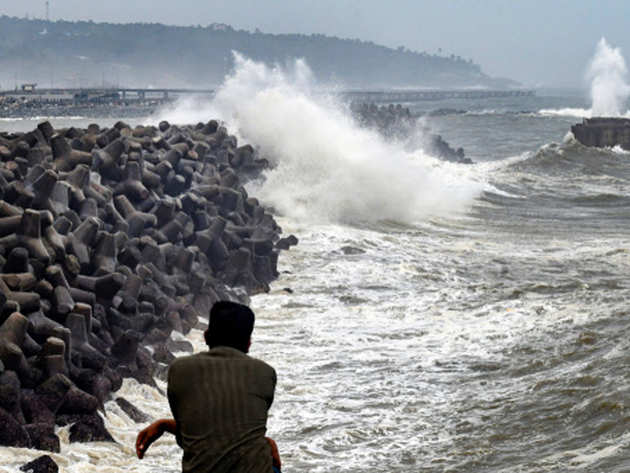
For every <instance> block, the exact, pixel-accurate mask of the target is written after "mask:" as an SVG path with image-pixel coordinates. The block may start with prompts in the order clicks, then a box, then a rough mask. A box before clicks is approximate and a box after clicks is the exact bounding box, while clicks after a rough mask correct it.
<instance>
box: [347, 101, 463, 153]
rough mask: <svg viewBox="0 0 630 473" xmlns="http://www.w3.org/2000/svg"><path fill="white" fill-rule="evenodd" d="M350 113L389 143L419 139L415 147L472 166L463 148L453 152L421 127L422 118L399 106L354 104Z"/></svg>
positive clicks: (442, 141)
mask: <svg viewBox="0 0 630 473" xmlns="http://www.w3.org/2000/svg"><path fill="white" fill-rule="evenodd" d="M351 110H352V113H353V115H354V116H355V118H356V120H357V121H358V122H359V124H360V125H361V126H364V127H367V128H371V129H374V130H376V131H378V132H379V133H380V134H381V135H382V136H384V137H385V138H386V139H396V140H399V141H403V142H405V141H408V140H409V139H410V138H419V139H420V143H416V142H414V143H413V146H418V145H419V146H420V147H422V149H424V150H425V151H426V152H427V153H429V154H430V155H432V156H435V157H437V158H440V159H443V160H445V161H451V162H455V163H462V164H471V163H472V160H470V159H469V158H466V156H465V153H464V149H463V148H457V149H454V148H452V147H451V146H450V145H449V144H448V143H447V142H446V141H444V139H443V138H442V137H441V136H440V135H438V134H435V133H432V132H431V130H430V129H429V128H428V127H427V126H424V125H422V124H421V122H420V118H421V117H420V116H419V115H413V114H412V113H411V111H410V110H409V108H406V107H403V106H402V105H400V104H397V105H394V104H389V105H381V106H378V105H376V104H373V103H372V104H367V103H361V104H356V103H354V104H352V105H351ZM418 132H419V133H418Z"/></svg>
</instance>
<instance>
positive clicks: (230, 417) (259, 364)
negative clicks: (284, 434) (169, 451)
mask: <svg viewBox="0 0 630 473" xmlns="http://www.w3.org/2000/svg"><path fill="white" fill-rule="evenodd" d="M275 386H276V372H275V370H274V369H273V368H272V367H271V366H269V365H268V364H266V363H264V362H263V361H260V360H257V359H255V358H252V357H250V356H248V355H246V354H245V353H243V352H241V351H239V350H236V349H234V348H230V347H225V346H220V347H214V348H212V349H210V350H209V351H207V352H203V353H199V354H196V355H192V356H185V357H182V358H178V359H176V360H175V361H174V362H173V363H172V364H171V366H170V368H169V371H168V400H169V404H170V406H171V411H172V413H173V417H174V418H175V421H176V423H177V435H176V437H177V444H178V445H179V446H180V447H182V449H183V450H184V455H183V459H182V470H183V473H193V472H194V473H223V472H226V473H227V472H231V473H250V472H251V473H271V471H272V465H271V449H270V447H269V444H268V443H267V441H266V440H265V432H266V424H267V412H268V410H269V407H270V406H271V403H272V402H273V395H274V390H275Z"/></svg>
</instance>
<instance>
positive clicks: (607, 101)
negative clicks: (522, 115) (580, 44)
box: [538, 38, 630, 118]
mask: <svg viewBox="0 0 630 473" xmlns="http://www.w3.org/2000/svg"><path fill="white" fill-rule="evenodd" d="M627 75H628V69H627V67H626V61H625V59H624V58H623V54H622V53H621V49H620V48H613V47H612V46H610V45H609V44H608V42H607V41H606V39H605V38H602V39H600V40H599V42H598V43H597V48H596V50H595V54H594V56H593V58H592V59H591V61H590V63H589V66H588V71H587V74H586V78H587V80H588V81H589V82H590V84H591V89H590V96H591V108H588V109H587V108H561V109H542V110H539V111H538V113H539V114H540V115H543V116H563V117H576V118H591V117H622V116H623V117H626V118H630V110H627V108H626V107H627V101H628V96H630V86H628V83H627V80H626V79H627Z"/></svg>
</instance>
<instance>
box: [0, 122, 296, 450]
mask: <svg viewBox="0 0 630 473" xmlns="http://www.w3.org/2000/svg"><path fill="white" fill-rule="evenodd" d="M0 157H1V159H2V163H0V174H1V176H0V189H1V191H2V192H1V193H2V195H1V197H2V200H1V201H0V212H1V216H0V227H1V231H2V235H0V236H1V238H0V253H1V254H2V258H1V259H0V262H2V264H3V266H2V273H0V292H1V293H2V294H1V295H0V298H1V299H2V302H3V306H2V310H1V311H0V316H1V321H0V340H1V342H2V343H0V360H2V364H1V365H0V378H2V381H1V382H2V384H3V385H4V386H8V387H10V389H8V390H7V392H6V393H4V394H3V395H1V396H0V418H1V421H0V424H1V425H2V426H3V429H2V434H0V443H1V444H2V445H3V446H18V447H19V446H21V447H28V448H36V449H40V450H47V451H51V452H55V451H59V438H58V436H57V434H56V433H55V428H56V427H55V426H63V425H67V426H70V427H69V429H70V434H69V435H70V441H71V442H73V441H79V442H82V441H94V440H101V441H112V440H113V439H112V437H111V435H109V433H108V432H107V430H106V428H105V426H104V424H103V420H102V418H101V417H100V416H99V414H98V412H99V411H103V409H104V404H105V403H106V402H107V401H108V400H110V399H112V394H113V393H115V392H116V391H117V390H118V389H119V388H120V386H121V385H122V380H123V378H134V379H136V380H137V381H139V382H140V383H145V384H148V385H152V386H156V385H155V381H154V377H157V378H158V379H159V378H161V377H163V376H164V375H165V373H166V369H167V367H168V363H169V362H170V361H172V359H174V355H173V353H174V352H177V353H181V352H186V351H188V352H189V351H191V350H192V346H191V344H190V343H189V342H187V341H185V340H183V339H182V338H181V337H179V336H178V335H177V334H178V333H179V334H182V335H183V334H186V333H188V332H190V330H191V329H192V328H194V327H196V326H197V325H198V321H199V317H200V316H202V317H204V316H207V315H206V314H207V313H208V311H209V308H210V307H211V305H212V303H213V302H214V301H216V300H218V299H231V300H239V301H243V302H246V301H247V300H248V297H249V295H251V294H255V293H258V292H261V291H263V292H264V291H267V290H268V289H269V283H270V282H271V281H272V280H274V279H275V278H276V277H277V275H278V273H277V269H276V267H277V260H278V255H279V253H280V251H282V250H286V249H288V248H289V247H290V246H292V245H293V244H296V243H297V239H296V238H295V237H293V236H289V237H287V238H280V234H281V229H280V228H279V227H278V225H277V224H276V222H275V220H274V218H273V216H272V215H271V214H270V213H269V212H268V211H266V209H265V208H264V207H262V206H261V205H260V203H259V202H258V201H257V199H255V198H253V197H250V196H248V195H247V192H246V191H245V189H244V187H243V184H244V183H245V182H246V181H247V180H249V179H255V178H256V177H258V176H259V174H260V172H261V171H262V170H263V169H264V168H265V167H266V166H267V162H266V161H265V160H264V159H260V158H259V157H258V155H257V153H256V151H255V150H254V148H253V147H252V146H250V145H241V146H238V143H237V139H236V137H234V136H232V135H230V134H229V133H228V131H227V129H226V128H225V127H224V126H223V125H222V124H220V123H219V122H217V121H215V120H211V121H210V122H207V123H199V124H197V125H195V126H185V127H177V126H174V125H170V124H169V123H167V122H161V123H160V124H159V127H154V126H147V127H144V126H137V127H135V128H133V129H132V128H131V127H130V126H129V125H127V124H125V123H123V122H121V121H119V122H117V123H116V124H115V126H113V127H111V128H100V127H99V126H98V125H96V124H93V125H90V126H88V127H87V128H86V129H80V128H74V127H70V128H67V129H57V130H56V129H53V127H52V125H51V124H50V123H49V122H42V123H40V124H39V125H38V127H37V128H36V129H34V130H32V131H30V132H26V133H6V132H5V133H0ZM121 402H122V404H124V407H123V405H121V408H123V409H127V410H128V411H129V412H133V406H129V405H127V404H126V403H124V401H121Z"/></svg>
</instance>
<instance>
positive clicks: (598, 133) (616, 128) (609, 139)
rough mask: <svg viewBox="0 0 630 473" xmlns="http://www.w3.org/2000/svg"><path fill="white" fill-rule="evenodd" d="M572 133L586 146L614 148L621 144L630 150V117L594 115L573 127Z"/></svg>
mask: <svg viewBox="0 0 630 473" xmlns="http://www.w3.org/2000/svg"><path fill="white" fill-rule="evenodd" d="M571 133H573V136H575V139H576V140H578V141H579V142H580V143H582V144H583V145H585V146H594V147H597V148H612V147H614V146H621V148H623V149H624V150H626V151H630V119H628V118H608V117H594V118H585V119H584V120H583V121H582V123H578V124H576V125H573V126H572V127H571Z"/></svg>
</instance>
